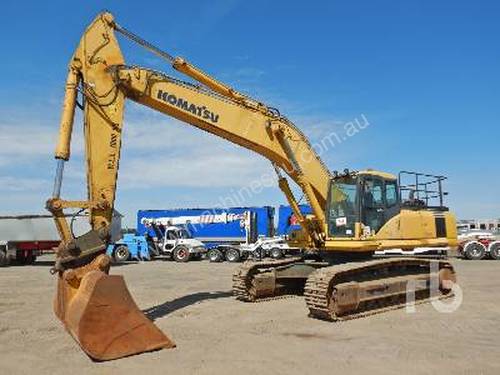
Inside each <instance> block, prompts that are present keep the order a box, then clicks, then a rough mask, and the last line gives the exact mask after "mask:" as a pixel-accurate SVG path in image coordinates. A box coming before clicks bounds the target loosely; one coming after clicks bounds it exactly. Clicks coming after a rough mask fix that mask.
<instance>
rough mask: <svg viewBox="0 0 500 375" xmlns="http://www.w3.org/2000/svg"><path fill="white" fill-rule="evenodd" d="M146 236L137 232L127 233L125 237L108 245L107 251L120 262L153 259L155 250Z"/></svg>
mask: <svg viewBox="0 0 500 375" xmlns="http://www.w3.org/2000/svg"><path fill="white" fill-rule="evenodd" d="M151 250H152V249H150V247H149V245H148V242H147V240H146V238H145V237H144V236H138V235H136V234H135V233H125V234H124V235H123V237H122V238H121V239H120V240H118V241H116V242H115V243H112V244H110V245H109V246H108V248H107V251H106V253H107V254H108V255H109V256H110V257H111V258H112V259H113V260H114V261H115V262H118V263H121V262H125V261H127V260H151V259H152V258H153V257H154V255H155V254H154V252H152V251H151Z"/></svg>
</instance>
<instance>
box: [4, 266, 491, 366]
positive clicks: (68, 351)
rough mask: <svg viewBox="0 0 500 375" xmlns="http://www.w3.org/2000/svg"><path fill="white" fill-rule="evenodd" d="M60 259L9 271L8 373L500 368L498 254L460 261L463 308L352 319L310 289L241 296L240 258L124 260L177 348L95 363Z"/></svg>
mask: <svg viewBox="0 0 500 375" xmlns="http://www.w3.org/2000/svg"><path fill="white" fill-rule="evenodd" d="M48 259H50V258H47V257H42V258H40V260H41V261H40V262H38V263H37V264H36V265H34V266H12V267H9V268H2V269H0V374H33V373H37V374H66V375H67V374H84V373H85V374H114V373H117V374H118V373H119V374H129V373H130V374H141V375H152V374H176V375H180V374H287V375H291V374H300V375H308V374H318V375H319V374H341V375H347V374H363V373H365V374H370V375H376V374H454V375H459V374H500V262H498V261H492V260H484V261H477V262H471V261H462V260H453V263H454V265H455V267H456V269H457V272H458V275H459V282H460V285H461V287H462V289H463V291H464V300H463V304H462V305H461V307H460V308H459V309H458V311H456V312H454V313H451V314H444V313H439V312H437V311H436V310H435V309H434V308H433V307H432V306H431V305H420V306H417V307H416V312H415V313H414V314H407V313H406V312H405V310H404V309H403V310H397V311H391V312H388V313H385V314H380V315H376V316H372V317H368V318H364V319H358V320H353V321H348V322H342V323H328V322H323V321H319V320H314V319H311V318H308V317H307V309H306V307H305V303H304V300H303V298H302V297H295V298H290V299H283V300H278V301H273V302H263V303H255V304H248V303H242V302H238V301H236V300H235V299H234V298H233V297H232V296H231V294H230V288H231V274H232V272H233V270H234V268H235V267H236V266H237V265H234V264H228V263H221V264H211V263H209V262H207V261H198V262H190V263H187V264H179V263H174V262H169V261H154V262H150V263H131V264H127V265H124V266H120V267H115V268H113V269H112V273H115V274H123V275H124V276H125V279H126V281H127V283H128V286H129V289H130V291H131V293H132V295H133V296H134V298H135V300H136V302H137V304H138V305H139V306H140V308H141V309H143V310H147V311H148V312H149V314H150V316H151V317H152V318H154V320H155V323H156V324H157V326H158V327H160V328H161V329H162V330H163V331H164V332H166V333H167V334H168V335H169V336H170V337H171V338H172V339H173V340H174V341H175V342H176V343H177V348H175V349H171V350H162V351H157V352H153V353H147V354H142V355H139V356H134V357H129V358H125V359H121V360H116V361H111V362H105V363H94V362H92V361H91V360H89V358H88V357H87V356H86V355H85V354H84V353H83V352H82V351H81V350H80V348H79V346H78V345H77V344H76V343H75V341H74V340H73V339H72V338H71V337H70V336H69V335H68V334H67V333H66V332H65V331H64V330H63V328H62V326H61V324H60V323H59V321H58V320H57V319H56V318H55V317H54V315H53V313H52V305H51V303H52V297H53V293H54V287H55V281H56V280H55V278H54V277H53V276H51V275H50V274H49V272H48V271H49V267H50V263H49V261H48Z"/></svg>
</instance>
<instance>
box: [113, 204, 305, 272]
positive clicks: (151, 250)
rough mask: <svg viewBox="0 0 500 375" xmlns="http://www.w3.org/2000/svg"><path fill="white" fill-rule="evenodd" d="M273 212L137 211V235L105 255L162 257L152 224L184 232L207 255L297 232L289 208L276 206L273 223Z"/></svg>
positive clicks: (243, 209)
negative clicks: (197, 241)
mask: <svg viewBox="0 0 500 375" xmlns="http://www.w3.org/2000/svg"><path fill="white" fill-rule="evenodd" d="M300 209H301V212H302V213H303V214H309V213H311V208H310V207H309V206H308V205H300ZM275 212H276V210H275V208H274V207H271V206H263V207H231V208H227V209H222V208H186V209H163V210H139V211H138V212H137V230H136V233H126V234H125V235H124V236H123V238H122V239H121V240H120V241H118V242H116V243H114V244H112V245H110V246H109V247H108V254H109V255H110V256H112V257H113V259H114V260H115V261H117V262H123V261H125V260H150V259H152V258H153V257H154V256H156V255H161V253H162V251H160V250H159V247H158V243H160V242H161V239H158V229H157V226H156V227H155V225H151V224H150V223H151V222H155V221H157V222H158V223H160V222H161V223H162V224H161V225H166V226H167V228H168V226H169V225H173V226H175V225H177V226H181V227H182V228H184V229H186V230H187V232H188V233H189V234H190V236H192V237H193V238H195V239H197V240H199V241H201V242H202V243H203V244H204V245H205V246H206V248H207V250H208V252H209V254H211V253H210V250H211V249H214V248H218V249H221V250H224V249H230V248H231V246H232V245H238V244H242V243H247V244H248V243H255V242H257V240H258V239H259V238H262V237H268V238H270V237H273V236H286V235H288V234H290V232H291V231H293V230H298V229H300V226H299V225H298V223H297V221H296V219H295V216H294V214H293V212H292V209H291V208H290V206H285V205H281V206H279V207H278V210H277V213H278V215H277V216H278V217H277V222H276V223H275V221H276V220H275V219H276V218H275ZM246 213H250V214H251V215H250V223H249V225H244V224H243V222H244V219H243V217H244V215H245V214H246ZM221 217H222V218H223V219H224V220H222V219H221ZM155 244H156V245H155ZM160 247H161V246H160ZM223 252H224V251H223ZM224 255H225V254H222V256H223V257H224ZM174 259H175V257H174Z"/></svg>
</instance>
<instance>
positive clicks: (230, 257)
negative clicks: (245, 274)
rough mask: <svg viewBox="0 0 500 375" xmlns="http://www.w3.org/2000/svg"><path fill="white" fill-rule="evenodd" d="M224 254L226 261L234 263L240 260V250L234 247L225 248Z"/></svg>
mask: <svg viewBox="0 0 500 375" xmlns="http://www.w3.org/2000/svg"><path fill="white" fill-rule="evenodd" d="M225 255H226V260H227V261H228V262H231V263H236V262H239V261H240V252H239V251H238V250H236V249H227V250H226V254H225Z"/></svg>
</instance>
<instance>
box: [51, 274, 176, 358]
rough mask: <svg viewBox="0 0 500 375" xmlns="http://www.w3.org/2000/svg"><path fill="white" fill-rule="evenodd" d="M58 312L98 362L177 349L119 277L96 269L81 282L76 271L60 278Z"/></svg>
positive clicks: (57, 301) (58, 315) (56, 305)
mask: <svg viewBox="0 0 500 375" xmlns="http://www.w3.org/2000/svg"><path fill="white" fill-rule="evenodd" d="M54 311H55V313H56V315H57V317H58V318H59V319H60V320H61V321H62V323H63V324H64V326H65V327H66V330H67V331H68V332H69V333H70V334H71V336H73V338H74V339H75V340H76V341H77V342H78V344H80V346H81V347H82V349H83V350H84V351H85V352H86V353H87V354H88V355H89V356H90V357H91V358H92V359H93V360H96V361H107V360H112V359H117V358H121V357H126V356H130V355H134V354H138V353H142V352H148V351H153V350H158V349H162V348H173V347H175V343H174V342H173V341H172V340H170V339H169V338H168V337H167V336H166V335H165V334H163V332H162V331H160V330H159V329H158V328H157V327H156V326H155V325H154V324H153V323H152V322H151V321H150V320H149V319H148V318H147V317H146V316H145V315H144V314H143V313H142V312H141V311H140V310H139V308H138V307H137V305H136V304H135V302H134V300H133V299H132V296H131V295H130V292H129V291H128V289H127V286H126V285H125V281H124V279H123V277H122V276H119V275H108V274H106V273H105V272H102V271H100V270H92V271H90V272H86V273H85V274H84V275H83V277H82V278H81V279H80V278H78V277H77V274H76V273H75V270H69V271H65V272H64V273H62V274H61V275H60V276H59V280H58V286H57V295H56V299H55V303H54Z"/></svg>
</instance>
